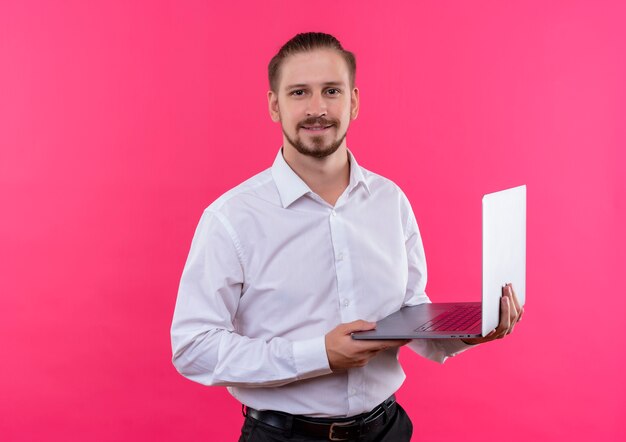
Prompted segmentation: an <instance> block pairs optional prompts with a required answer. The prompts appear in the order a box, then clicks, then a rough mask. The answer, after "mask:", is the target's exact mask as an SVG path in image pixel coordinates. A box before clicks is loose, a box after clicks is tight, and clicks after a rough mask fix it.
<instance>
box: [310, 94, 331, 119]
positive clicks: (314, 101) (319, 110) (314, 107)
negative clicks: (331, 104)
mask: <svg viewBox="0 0 626 442" xmlns="http://www.w3.org/2000/svg"><path fill="white" fill-rule="evenodd" d="M326 113H327V109H326V101H325V100H324V98H323V97H322V96H320V95H318V94H312V95H311V99H310V100H309V101H308V106H307V110H306V114H307V116H309V117H314V116H317V117H321V116H323V115H326Z"/></svg>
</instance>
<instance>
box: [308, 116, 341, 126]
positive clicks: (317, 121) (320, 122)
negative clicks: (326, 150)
mask: <svg viewBox="0 0 626 442" xmlns="http://www.w3.org/2000/svg"><path fill="white" fill-rule="evenodd" d="M337 124H338V122H337V121H336V120H329V119H326V118H319V117H318V118H307V119H306V120H304V121H302V122H300V127H302V126H330V125H337Z"/></svg>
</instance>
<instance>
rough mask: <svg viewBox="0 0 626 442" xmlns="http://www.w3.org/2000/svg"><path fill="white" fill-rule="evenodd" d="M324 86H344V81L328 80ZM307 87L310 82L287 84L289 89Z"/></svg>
mask: <svg viewBox="0 0 626 442" xmlns="http://www.w3.org/2000/svg"><path fill="white" fill-rule="evenodd" d="M322 85H323V86H342V87H343V85H344V84H343V83H342V82H340V81H327V82H325V83H322ZM305 87H309V85H308V84H304V83H298V84H290V85H289V86H287V88H286V89H287V90H290V89H295V88H305Z"/></svg>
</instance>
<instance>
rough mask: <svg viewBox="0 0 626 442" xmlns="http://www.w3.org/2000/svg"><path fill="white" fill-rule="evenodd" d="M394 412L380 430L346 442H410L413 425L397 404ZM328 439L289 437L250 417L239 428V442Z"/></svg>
mask: <svg viewBox="0 0 626 442" xmlns="http://www.w3.org/2000/svg"><path fill="white" fill-rule="evenodd" d="M395 409H396V412H395V413H394V415H393V416H392V417H391V419H389V420H388V421H387V423H386V424H385V426H384V427H383V428H381V430H380V431H379V432H377V433H374V434H367V435H365V436H363V437H360V438H359V439H350V441H347V442H410V440H411V435H412V434H413V424H412V423H411V419H409V416H408V415H407V414H406V412H405V411H404V410H403V409H402V407H400V405H399V404H396V406H395ZM325 441H328V439H317V438H310V437H306V436H302V435H300V434H293V435H291V436H290V437H289V436H288V435H285V433H284V432H283V431H282V430H280V429H278V428H274V427H271V426H269V425H267V424H264V423H263V422H259V421H257V420H255V419H253V418H251V417H250V416H248V417H246V420H245V421H244V423H243V427H242V428H241V437H240V438H239V442H325Z"/></svg>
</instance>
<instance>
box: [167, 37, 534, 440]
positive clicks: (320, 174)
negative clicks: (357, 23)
mask: <svg viewBox="0 0 626 442" xmlns="http://www.w3.org/2000/svg"><path fill="white" fill-rule="evenodd" d="M355 71H356V63H355V60H354V56H353V55H352V54H351V53H350V52H348V51H345V50H344V49H343V48H342V46H341V44H340V43H339V41H337V40H336V39H335V38H334V37H332V36H330V35H327V34H321V33H307V34H298V35H296V36H295V37H294V38H293V39H291V40H290V41H289V42H287V43H286V44H285V45H284V46H283V47H282V48H281V50H280V51H279V53H278V54H277V55H276V56H275V57H274V58H273V59H272V61H271V62H270V65H269V81H270V91H268V103H269V111H270V115H271V118H272V120H273V121H275V122H280V125H281V127H282V131H283V146H282V148H281V149H280V150H279V152H278V154H277V156H276V160H275V161H274V164H273V166H272V167H271V168H269V169H267V170H265V171H263V172H261V173H259V174H258V175H256V176H254V177H252V178H250V179H249V180H247V181H245V182H244V183H242V184H241V185H239V186H237V187H235V188H234V189H232V190H230V191H229V192H227V193H225V194H224V195H222V196H221V197H220V198H219V199H217V200H216V201H215V202H213V204H211V205H210V206H209V207H208V208H207V209H206V210H205V212H204V213H203V215H202V218H201V220H200V223H199V225H198V228H197V230H196V233H195V236H194V239H193V242H192V245H191V250H190V252H189V257H188V260H187V263H186V265H185V269H184V271H183V275H182V278H181V283H180V289H179V293H178V299H177V303H176V309H175V313H174V320H173V324H172V347H173V353H174V357H173V362H174V365H175V366H176V368H177V369H178V370H179V372H180V373H181V374H183V375H184V376H186V377H188V378H189V379H191V380H194V381H197V382H200V383H202V384H205V385H223V386H227V387H228V388H229V391H230V393H231V394H232V395H233V396H234V397H235V398H237V399H238V400H239V401H240V402H241V403H242V404H244V405H245V406H246V407H247V412H246V415H247V416H246V420H245V422H244V426H243V429H242V434H241V439H240V440H241V441H255V440H263V441H270V440H271V441H283V440H292V441H293V440H297V441H300V440H316V441H317V440H364V441H393V442H398V441H409V440H410V437H411V432H412V425H411V422H410V420H409V419H408V417H407V415H406V413H404V411H403V410H402V408H401V407H400V406H399V405H398V404H397V403H396V402H395V398H394V396H393V395H394V393H395V392H396V391H397V389H398V388H399V387H400V385H401V384H402V382H403V381H404V378H405V375H404V372H403V371H402V368H401V367H400V364H399V362H398V359H397V355H398V349H399V347H400V346H402V345H405V344H408V345H409V347H411V348H412V349H413V350H414V351H416V352H417V353H418V354H420V355H422V356H424V357H427V358H430V359H432V360H435V361H439V362H443V361H444V360H445V359H446V358H447V357H449V356H454V355H456V354H458V353H459V352H461V351H463V350H465V349H467V348H469V347H470V346H471V345H473V344H478V343H481V342H486V341H490V340H493V339H497V338H500V337H503V336H505V335H506V334H508V333H510V332H511V331H512V330H513V327H514V325H515V323H516V322H517V321H518V320H519V318H520V316H521V312H522V309H521V308H520V306H519V303H518V302H517V299H516V297H515V294H514V293H513V291H512V288H511V287H510V286H509V287H507V288H506V290H503V294H504V296H503V303H502V308H501V318H502V319H501V322H500V325H499V326H498V328H497V329H496V330H494V331H493V332H492V333H491V334H490V335H489V336H487V337H485V338H478V339H473V340H469V339H468V340H466V341H465V342H463V341H461V340H455V339H451V340H429V339H416V340H413V341H410V342H409V341H373V342H370V341H356V340H353V339H352V338H351V333H352V332H356V331H360V330H370V329H373V328H374V327H375V321H377V320H379V319H381V318H383V317H385V316H387V315H389V314H391V313H392V312H394V311H396V310H398V309H400V308H401V307H402V306H405V305H415V304H420V303H423V302H429V299H428V297H427V296H426V294H425V292H424V289H425V285H426V263H425V258H424V250H423V247H422V241H421V237H420V234H419V230H418V227H417V223H416V221H415V217H414V215H413V212H412V210H411V207H410V205H409V202H408V200H407V198H406V197H405V195H404V194H403V193H402V191H401V190H400V189H399V188H398V187H397V186H396V185H395V184H393V183H392V182H391V181H389V180H387V179H385V178H383V177H381V176H379V175H376V174H374V173H372V172H369V171H367V170H365V169H363V168H361V167H360V166H359V165H358V164H357V162H356V159H355V157H354V155H352V153H351V152H349V151H348V148H347V145H346V134H347V130H348V127H349V124H350V121H351V120H354V119H355V118H357V115H358V112H359V90H358V89H357V88H356V87H355Z"/></svg>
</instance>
